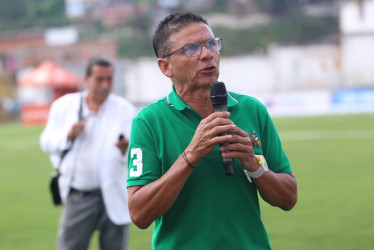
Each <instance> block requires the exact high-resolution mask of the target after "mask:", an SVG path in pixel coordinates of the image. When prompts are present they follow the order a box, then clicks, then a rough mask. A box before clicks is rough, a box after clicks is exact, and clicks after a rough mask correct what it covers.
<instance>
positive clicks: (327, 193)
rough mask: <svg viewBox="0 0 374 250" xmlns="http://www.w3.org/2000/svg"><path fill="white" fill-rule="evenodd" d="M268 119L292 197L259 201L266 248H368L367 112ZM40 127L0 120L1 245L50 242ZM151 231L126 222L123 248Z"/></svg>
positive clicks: (371, 172) (372, 229)
mask: <svg viewBox="0 0 374 250" xmlns="http://www.w3.org/2000/svg"><path fill="white" fill-rule="evenodd" d="M274 122H275V124H276V126H277V128H278V131H279V133H280V137H281V139H282V141H283V147H284V149H285V151H286V153H287V155H288V157H289V159H290V161H291V164H292V167H293V170H294V174H295V175H296V178H297V180H298V190H299V200H298V203H297V204H296V207H295V208H294V209H293V210H291V211H289V212H284V211H282V210H280V209H278V208H274V207H271V206H270V205H268V204H266V203H264V202H261V207H262V217H263V220H264V223H265V225H266V227H267V230H268V233H269V236H270V240H271V243H272V246H273V249H275V250H283V249H285V250H289V249H295V250H300V249H303V250H305V249H318V250H319V249H339V250H343V249H347V250H348V249H373V245H374V237H373V235H374V226H373V224H374V216H373V211H374V195H373V194H372V191H373V190H374V181H373V178H374V158H373V155H374V114H365V115H364V114H362V115H338V116H322V117H297V118H275V119H274ZM42 129H43V128H42V127H24V126H22V125H19V124H7V125H0V166H1V168H0V197H1V203H0V249H4V250H8V249H10V250H21V249H22V250H24V249H27V250H45V249H54V248H55V247H54V246H55V237H56V228H57V224H58V219H59V214H60V208H59V207H54V206H53V205H52V202H51V198H50V195H49V192H48V182H49V178H50V174H51V172H52V167H51V165H50V163H49V159H48V156H47V155H46V154H44V153H42V152H41V150H40V148H39V143H38V141H39V134H40V132H41V131H42ZM151 233H152V232H151V228H150V229H147V230H139V229H137V228H136V227H135V226H132V227H131V232H130V250H144V249H150V248H151ZM95 238H96V237H95ZM95 241H96V239H95ZM95 241H94V242H92V244H91V248H90V249H91V250H92V249H98V248H97V246H96V245H97V244H96V242H95Z"/></svg>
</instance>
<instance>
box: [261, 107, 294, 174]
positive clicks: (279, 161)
mask: <svg viewBox="0 0 374 250" xmlns="http://www.w3.org/2000/svg"><path fill="white" fill-rule="evenodd" d="M261 108H262V115H263V116H264V117H263V119H261V120H262V121H264V123H263V124H262V131H261V134H262V140H261V143H262V150H263V154H264V156H265V159H266V161H267V163H268V166H269V168H270V169H271V170H272V171H274V172H276V173H287V174H289V173H292V169H291V166H290V162H289V160H288V158H287V156H286V154H285V152H284V150H283V147H282V143H281V140H280V138H279V135H278V132H277V130H276V128H275V125H274V123H273V120H272V119H271V117H270V115H269V113H268V112H267V110H266V107H265V106H263V105H262V107H261Z"/></svg>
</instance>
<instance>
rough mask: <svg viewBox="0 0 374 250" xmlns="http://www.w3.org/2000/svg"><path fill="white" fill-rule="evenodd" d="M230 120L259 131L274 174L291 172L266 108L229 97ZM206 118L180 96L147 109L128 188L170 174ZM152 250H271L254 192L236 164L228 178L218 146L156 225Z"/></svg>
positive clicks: (134, 143) (138, 120)
mask: <svg viewBox="0 0 374 250" xmlns="http://www.w3.org/2000/svg"><path fill="white" fill-rule="evenodd" d="M227 106H228V111H229V112H230V113H231V116H230V119H231V120H232V121H233V122H234V123H235V124H236V125H237V126H238V127H240V128H241V129H243V130H245V131H247V132H256V134H257V135H258V137H259V140H260V141H261V144H262V145H261V148H260V147H259V146H255V153H256V154H263V155H264V156H265V158H266V160H267V163H268V165H269V168H270V169H271V170H272V171H274V172H282V173H291V172H292V170H291V167H290V163H289V161H288V159H287V157H286V155H285V153H284V151H283V149H282V145H281V142H280V140H279V137H278V134H277V131H276V129H275V127H274V124H273V122H272V120H271V118H270V116H269V114H268V112H267V110H266V108H265V106H264V105H263V104H261V103H260V102H259V101H258V100H256V99H254V98H252V97H249V96H245V95H239V94H236V93H233V92H229V97H228V104H227ZM201 120H202V117H201V116H200V115H199V114H198V113H197V112H196V111H195V110H193V109H192V108H191V107H189V106H188V105H186V104H185V103H184V102H183V100H182V99H180V97H179V96H178V95H177V94H176V92H175V90H174V88H173V90H172V91H171V92H170V94H169V95H168V96H167V97H165V98H162V99H160V100H158V101H156V102H155V103H153V104H150V105H149V106H147V107H146V108H144V109H142V110H141V111H140V112H139V113H138V115H137V116H136V117H135V118H134V120H133V124H132V131H131V137H130V145H129V159H128V163H129V166H128V169H129V172H128V179H127V186H128V187H130V186H137V185H147V184H148V183H150V182H152V181H155V180H157V179H159V178H160V177H161V176H162V175H163V174H165V173H166V172H167V171H168V169H169V168H170V166H171V165H173V163H174V162H175V161H176V160H177V158H178V157H179V156H180V154H181V153H182V152H183V151H184V149H185V148H186V147H187V146H188V144H189V143H190V141H191V139H192V137H193V135H194V133H195V130H196V128H197V126H198V125H199V123H200V121H201ZM152 247H153V249H162V250H165V249H170V250H174V249H178V250H182V249H186V250H187V249H188V250H190V249H194V250H198V249H201V250H207V249H212V250H213V249H214V250H219V249H222V250H227V249H270V248H271V247H270V242H269V238H268V235H267V233H266V230H265V227H264V225H263V223H262V221H261V214H260V208H259V202H258V195H257V189H256V185H255V184H254V183H250V182H249V181H248V179H247V177H246V175H245V173H244V171H243V169H242V168H241V167H240V164H239V160H238V159H235V160H234V175H233V176H226V175H225V172H224V168H223V165H222V163H221V157H220V151H219V148H218V145H217V146H216V147H215V148H214V149H213V151H212V152H211V153H210V154H209V155H208V156H207V157H205V158H204V159H202V160H201V161H200V162H199V163H198V164H197V166H196V168H195V169H194V171H193V172H192V174H191V175H190V177H189V178H188V180H187V182H186V184H185V185H184V187H183V189H182V191H181V193H180V195H179V196H178V198H177V200H176V201H175V203H174V204H173V206H172V207H171V208H170V209H169V210H168V211H167V212H166V213H165V214H164V215H163V216H161V217H160V218H158V219H157V220H156V221H155V224H154V232H153V240H152Z"/></svg>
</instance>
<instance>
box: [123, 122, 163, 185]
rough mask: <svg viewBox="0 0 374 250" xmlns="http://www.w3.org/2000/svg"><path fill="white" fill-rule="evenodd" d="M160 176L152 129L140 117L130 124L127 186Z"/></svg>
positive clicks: (147, 181) (158, 159)
mask: <svg viewBox="0 0 374 250" xmlns="http://www.w3.org/2000/svg"><path fill="white" fill-rule="evenodd" d="M160 177H161V162H160V158H159V156H158V153H157V147H156V146H155V142H154V138H153V135H152V129H151V127H150V126H148V124H147V123H146V122H145V121H144V120H143V119H141V118H140V117H135V118H134V120H133V122H132V125H131V136H130V145H129V154H128V176H127V187H130V186H138V185H141V186H143V185H146V184H148V183H150V182H152V181H154V180H157V179H159V178H160Z"/></svg>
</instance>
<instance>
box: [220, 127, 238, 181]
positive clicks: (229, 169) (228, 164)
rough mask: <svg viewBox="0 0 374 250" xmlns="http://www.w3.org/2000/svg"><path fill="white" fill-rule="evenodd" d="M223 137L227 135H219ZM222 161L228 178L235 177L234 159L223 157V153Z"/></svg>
mask: <svg viewBox="0 0 374 250" xmlns="http://www.w3.org/2000/svg"><path fill="white" fill-rule="evenodd" d="M222 135H227V133H222V134H219V136H222ZM226 144H227V143H224V144H220V146H222V145H226ZM221 160H222V164H223V167H224V169H225V174H226V176H229V175H233V174H234V167H233V165H234V159H233V158H226V157H223V156H222V152H221Z"/></svg>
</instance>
